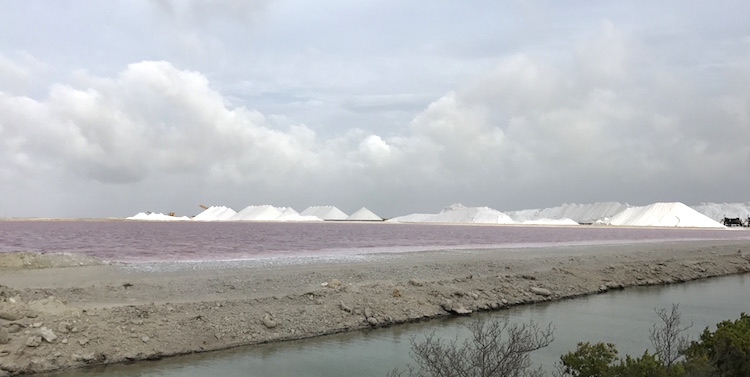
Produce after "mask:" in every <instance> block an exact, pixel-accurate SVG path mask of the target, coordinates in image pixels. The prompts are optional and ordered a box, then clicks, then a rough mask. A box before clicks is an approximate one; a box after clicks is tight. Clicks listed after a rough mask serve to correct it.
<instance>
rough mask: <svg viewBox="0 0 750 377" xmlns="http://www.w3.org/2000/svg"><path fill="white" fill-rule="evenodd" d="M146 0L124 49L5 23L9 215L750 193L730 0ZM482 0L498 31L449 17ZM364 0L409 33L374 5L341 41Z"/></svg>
mask: <svg viewBox="0 0 750 377" xmlns="http://www.w3.org/2000/svg"><path fill="white" fill-rule="evenodd" d="M138 4H140V3H138ZM147 4H148V5H147V6H145V7H143V6H134V8H136V9H140V10H139V11H140V12H156V13H157V14H160V15H158V16H156V17H157V19H156V20H157V22H155V24H154V28H155V29H153V30H159V31H164V30H166V29H165V28H167V29H168V28H174V29H170V30H171V32H170V34H169V35H167V36H162V35H158V34H157V35H154V38H153V39H152V40H150V41H148V42H147V43H144V44H143V45H141V46H140V47H139V45H138V44H137V43H136V42H134V41H131V40H129V39H127V38H122V39H119V40H114V41H113V42H116V43H115V44H116V45H117V46H118V48H120V49H122V51H120V54H117V55H116V56H115V57H114V58H112V60H108V59H107V58H105V57H101V56H94V60H93V61H91V62H89V61H87V60H77V58H76V56H67V55H65V54H63V53H62V52H59V51H58V52H57V53H51V52H50V51H46V50H44V51H43V50H42V49H41V47H40V46H44V45H43V44H34V43H30V44H29V45H28V46H26V47H24V43H21V42H19V40H16V39H13V37H10V36H9V35H11V34H12V33H10V32H11V31H12V30H2V31H4V33H2V34H3V35H4V36H3V37H1V38H3V39H7V40H8V42H11V43H9V44H7V45H8V46H14V49H13V50H4V49H2V48H0V68H2V70H0V148H2V150H0V195H2V196H3V197H5V198H15V199H16V200H11V201H9V203H11V204H9V205H7V206H6V207H4V208H2V209H0V210H2V211H5V213H3V212H0V216H109V215H120V216H122V215H130V214H132V213H135V212H137V211H140V210H143V209H144V207H147V209H153V210H162V211H164V210H166V209H169V210H177V211H178V212H179V211H183V212H187V213H189V212H190V211H192V210H193V207H194V206H195V201H199V200H201V201H202V200H211V201H212V203H213V204H219V205H222V204H224V205H231V206H234V207H244V206H245V205H248V204H262V203H270V204H275V205H292V206H296V207H302V208H304V207H305V206H307V205H314V204H334V205H338V206H341V207H342V209H345V210H349V211H352V210H355V209H357V208H359V207H361V206H362V205H366V206H368V207H370V208H372V209H373V210H375V211H376V212H378V213H381V214H383V215H385V216H393V215H399V214H404V213H408V212H415V211H434V210H437V209H438V208H440V207H442V206H444V205H445V204H449V203H451V202H458V201H461V202H464V203H466V204H469V205H489V206H492V207H495V208H498V209H501V210H511V209H520V208H524V207H525V208H529V207H540V206H553V205H558V204H561V203H563V202H572V201H578V202H593V201H598V200H619V201H630V202H634V203H636V204H638V203H644V204H645V203H649V202H654V201H660V200H679V201H684V202H687V203H688V204H690V203H696V202H699V201H745V200H748V199H747V193H746V190H745V192H738V191H737V190H735V189H734V188H735V187H750V176H748V175H747V174H744V173H743V172H747V171H750V143H749V142H748V140H750V89H749V88H750V27H747V25H745V24H744V23H742V22H741V20H739V19H736V20H735V18H734V17H730V18H729V19H728V20H726V22H725V23H724V25H723V26H722V25H718V26H717V25H716V24H715V23H714V22H713V21H714V20H713V19H711V18H710V16H712V15H713V16H715V17H718V16H719V15H724V14H729V13H732V14H735V13H737V12H736V11H734V10H732V9H730V8H731V7H730V6H729V5H731V4H729V3H727V4H720V5H719V6H721V5H723V8H722V9H723V12H724V13H722V12H719V11H717V10H716V9H712V10H711V11H710V12H708V13H706V12H701V11H700V10H689V9H688V10H685V9H680V10H679V12H678V11H677V9H674V10H675V13H673V14H672V17H666V16H659V17H657V16H654V21H653V22H648V20H649V19H648V17H646V21H643V18H641V16H642V14H640V13H639V11H638V9H636V8H637V7H636V6H635V5H634V6H632V7H630V6H624V5H622V4H619V3H612V4H609V5H606V4H603V3H602V4H598V5H596V6H587V5H584V4H580V5H576V7H578V8H576V9H578V10H580V16H579V17H580V19H574V20H570V21H567V22H563V21H561V20H562V19H561V18H559V17H555V15H562V14H568V12H569V11H570V10H562V9H556V8H555V5H554V4H546V3H544V2H540V3H538V4H537V6H538V9H537V10H538V11H534V9H530V8H529V6H528V5H523V6H521V5H518V4H515V5H509V6H507V9H505V8H502V7H499V8H498V9H495V8H493V9H491V10H490V11H489V12H483V9H481V8H480V7H477V6H476V4H467V5H466V6H465V7H463V8H461V9H460V10H458V9H448V8H450V7H447V6H444V5H443V6H437V7H435V9H433V10H431V11H432V12H434V15H433V16H434V20H435V21H436V22H434V23H430V20H429V19H428V20H424V19H418V20H417V19H414V20H411V19H409V18H408V17H407V16H409V15H410V14H411V15H416V14H419V12H417V10H418V7H414V6H412V5H399V4H400V3H399V4H397V3H386V4H374V3H367V2H365V3H362V5H354V4H350V3H347V4H343V3H342V4H339V5H337V7H339V8H337V9H338V10H337V12H339V13H344V14H348V15H350V18H351V19H346V18H343V19H339V18H336V17H334V18H331V17H329V16H326V15H325V12H323V10H319V9H308V11H309V12H308V13H309V14H306V12H302V10H304V9H306V8H304V4H301V3H294V2H284V1H276V2H265V1H257V2H231V1H191V2H177V1H169V0H161V1H152V2H150V3H147ZM141 5H142V4H141ZM672 5H675V4H672ZM118 6H120V7H124V8H128V5H127V4H119V5H118ZM300 7H302V8H300ZM389 7H390V8H392V9H390V10H391V11H392V12H387V11H388V10H389ZM651 7H653V6H652V5H649V9H650V11H654V10H653V9H651ZM664 7H666V8H664V9H668V5H664ZM128 9H129V8H128ZM126 10H127V9H126ZM397 10H400V11H401V13H399V14H401V16H399V17H397V16H394V15H393V14H392V13H393V12H395V11H397ZM503 11H507V12H503ZM73 12H74V13H75V12H84V10H74V11H73ZM133 12H135V11H133ZM318 12H323V13H318ZM508 12H511V13H513V12H515V14H516V15H517V17H518V18H519V19H522V20H526V21H529V22H527V23H525V24H524V23H520V22H512V20H513V18H512V17H509V16H508V15H507V13H508ZM717 12H719V13H718V15H717ZM10 13H13V12H10ZM396 13H398V12H396ZM487 13H489V14H491V15H496V16H497V17H499V18H498V19H500V20H505V21H507V22H504V23H502V25H501V26H497V25H494V24H493V25H492V29H489V30H491V31H492V32H491V33H489V34H488V33H486V32H485V33H480V32H479V30H478V29H477V28H475V27H474V25H473V24H471V22H470V19H469V18H467V19H466V20H462V19H458V18H460V17H461V16H475V17H476V21H475V23H476V22H479V23H482V22H485V21H486V22H488V25H490V23H489V21H490V19H489V17H488V16H487ZM137 14H138V13H137V12H135V13H128V12H124V14H123V16H122V19H121V20H120V21H118V22H120V23H122V24H124V25H126V24H128V23H129V22H130V21H129V20H135V19H137V17H136V15H137ZM368 14H372V17H376V16H382V18H383V19H382V20H381V21H382V22H383V25H385V24H387V23H388V22H390V23H391V24H392V25H393V27H392V28H393V30H395V31H399V32H404V33H406V34H404V35H392V34H391V33H389V32H388V28H386V27H385V26H383V27H382V28H380V29H377V30H380V32H381V33H382V34H383V35H382V36H377V35H375V34H373V31H374V30H376V29H372V30H370V29H368V27H372V26H370V25H369V24H367V23H364V29H365V30H359V29H357V28H351V29H347V30H348V31H347V33H348V34H349V35H346V36H343V37H342V38H346V39H347V40H349V42H348V43H352V45H351V48H350V49H347V45H346V44H343V45H342V44H341V41H339V40H334V39H330V38H334V36H335V35H337V34H340V33H341V30H343V29H340V28H348V27H351V26H352V22H359V21H361V20H368V18H367V15H368ZM451 14H452V15H453V16H449V15H451ZM659 14H661V13H659ZM501 15H502V16H501ZM0 17H1V16H0ZM39 17H43V16H42V15H40V16H39ZM704 17H709V18H704ZM159 18H161V19H172V20H173V21H174V22H177V24H179V25H177V24H170V23H167V24H163V23H161V22H160V21H158V20H159ZM261 19H262V20H263V21H260V20H261ZM250 20H252V21H250ZM353 20H354V21H353ZM439 20H452V21H453V22H459V23H465V24H466V25H467V27H466V28H465V29H461V28H458V27H456V26H455V25H454V26H450V27H448V26H446V27H448V28H449V29H450V30H451V31H450V32H446V31H445V30H443V29H441V27H442V24H441V23H439V22H437V21H439ZM0 21H3V20H2V19H0ZM411 21H413V22H414V23H415V25H417V26H422V27H424V28H426V29H424V30H420V31H415V32H413V33H409V32H408V31H406V28H405V27H404V25H406V24H407V23H409V22H411ZM248 22H250V23H252V25H251V26H247V27H246V25H245V24H246V23H248ZM329 22H334V23H333V24H330V25H328V27H329V30H328V31H327V30H318V29H310V30H309V31H308V33H309V35H305V34H297V35H296V39H295V38H290V35H291V34H290V30H298V26H299V24H303V25H305V24H307V25H316V26H321V25H323V24H328V23H329ZM222 23H229V24H234V25H235V26H233V27H234V29H226V28H223V27H222ZM656 23H658V24H659V25H658V27H657V25H656ZM169 25H173V26H169ZM662 25H663V28H662V27H661V26H662ZM10 27H11V26H6V27H5V28H10ZM696 27H698V29H696ZM247 28H250V29H252V31H247V30H246V29H247ZM701 28H702V29H701ZM703 29H705V30H703ZM227 30H233V31H237V30H246V32H243V33H241V34H238V35H237V36H236V38H235V39H232V38H230V37H229V36H228V35H227ZM248 30H249V29H248ZM330 30H338V33H330V32H329V31H330ZM454 31H455V32H454ZM430 32H433V35H431V34H430ZM524 32H527V33H528V35H525V34H523V33H524ZM49 33H50V34H49V35H48V36H46V38H48V43H52V44H53V43H54V41H55V38H58V37H57V36H54V35H52V33H53V31H49ZM139 33H141V32H139ZM508 33H517V34H514V35H519V38H520V39H519V40H515V39H511V38H509V37H508V36H509V34H508ZM115 34H117V33H115ZM551 34H554V35H551ZM181 35H182V36H187V39H185V38H182V37H181ZM435 36H439V38H436V37H435ZM493 36H494V42H495V43H494V44H493ZM555 36H557V37H555ZM175 38H177V39H175ZM329 40H330V43H331V46H333V47H331V48H330V49H327V48H326V45H325V42H326V41H329ZM175 41H177V45H170V43H175ZM186 41H187V42H186ZM238 41H240V42H238ZM274 41H275V42H274ZM370 41H371V42H372V51H368V50H367V48H363V46H362V44H363V43H364V44H366V43H368V42H370ZM511 41H512V43H511ZM73 42H75V41H73ZM181 43H187V44H186V45H183V44H181ZM274 43H278V44H279V46H278V48H275V47H274V46H273V44H274ZM241 44H245V49H240V48H239V47H240V45H241ZM498 44H500V45H502V44H508V47H506V48H503V47H499V45H498ZM160 46H164V47H165V49H164V50H159V47H160ZM175 46H178V47H180V46H182V47H184V49H182V50H179V49H178V48H177V47H175ZM489 46H491V48H489ZM49 47H51V49H52V50H53V52H54V45H49ZM182 47H180V48H182ZM291 47H294V49H293V48H291ZM72 48H73V50H75V49H76V48H78V47H77V46H76V45H75V44H73V45H72ZM139 51H140V52H139ZM157 51H161V52H157ZM206 54H208V55H206ZM154 57H157V58H158V59H153V58H154ZM84 198H85V199H86V201H87V202H90V204H89V205H82V204H81V203H82V202H83V201H84V200H83V199H84ZM165 208H166V209H165ZM302 208H299V209H302Z"/></svg>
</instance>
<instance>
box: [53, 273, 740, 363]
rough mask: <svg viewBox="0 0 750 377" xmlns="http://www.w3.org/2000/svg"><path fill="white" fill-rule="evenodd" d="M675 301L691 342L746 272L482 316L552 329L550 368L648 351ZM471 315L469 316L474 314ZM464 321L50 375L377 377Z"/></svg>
mask: <svg viewBox="0 0 750 377" xmlns="http://www.w3.org/2000/svg"><path fill="white" fill-rule="evenodd" d="M673 303H675V304H679V308H680V311H681V312H682V317H683V322H684V323H686V324H690V323H692V327H691V328H690V329H689V331H688V334H689V335H690V336H691V339H694V340H695V339H697V338H698V335H699V334H700V333H701V332H702V331H703V329H704V328H706V327H707V326H708V327H712V328H715V326H714V325H715V324H716V323H717V322H720V321H722V320H725V319H732V320H734V319H736V318H739V316H740V313H742V312H745V313H750V274H744V275H734V276H728V277H720V278H713V279H707V280H701V281H696V282H690V283H684V284H677V285H669V286H659V287H642V288H630V289H626V290H623V291H616V292H610V293H607V294H601V295H594V296H588V297H582V298H577V299H573V300H566V301H560V302H553V303H543V304H536V305H530V306H520V307H515V308H511V309H509V310H502V311H497V312H493V313H483V314H480V315H482V316H486V317H487V318H491V317H503V318H506V319H508V320H509V321H511V322H516V323H528V322H529V321H534V322H536V323H538V324H539V325H540V327H544V326H546V325H547V324H548V323H551V324H552V326H553V327H554V328H555V331H554V337H555V340H554V341H553V342H552V344H551V345H550V346H549V347H547V348H544V349H542V350H540V351H538V352H537V353H535V354H534V355H533V359H534V362H535V363H536V364H538V365H542V366H543V367H544V369H546V370H552V368H553V367H554V364H555V363H556V362H557V360H559V357H560V355H562V354H564V353H567V352H570V351H573V350H574V349H575V347H576V344H577V342H580V341H591V342H598V341H602V342H608V343H614V344H615V345H617V348H618V350H619V351H620V355H621V356H624V354H626V353H628V354H631V355H634V356H639V355H641V354H642V353H643V351H644V350H645V349H646V348H648V347H650V344H649V340H648V335H649V329H650V328H651V326H652V325H653V324H655V323H659V318H658V317H657V315H656V313H655V309H657V308H667V309H668V310H669V309H671V305H672V304H673ZM476 316H477V314H475V315H474V316H473V317H476ZM471 320H472V318H471V317H461V318H449V319H443V320H433V321H428V322H421V323H415V324H408V325H401V326H393V327H390V328H384V329H376V330H368V331H358V332H352V333H345V334H337V335H330V336H324V337H318V338H313V339H307V340H301V341H294V342H282V343H275V344H266V345H259V346H252V347H242V348H236V349H232V350H226V351H218V352H212V353H205V354H196V355H188V356H180V357H175V358H169V359H165V360H160V361H150V362H139V363H135V364H131V365H112V366H106V367H98V368H95V369H88V370H77V371H72V372H65V373H62V374H55V375H54V376H57V377H62V376H64V377H72V376H106V377H135V376H138V377H157V376H158V377H178V376H180V377H193V376H194V377H198V376H227V377H233V376H237V377H239V376H242V377H265V376H385V375H386V374H387V373H388V371H390V370H392V369H393V368H395V367H398V368H400V369H403V368H404V367H405V366H406V365H407V364H408V363H410V362H411V359H410V357H409V350H410V347H411V346H410V341H411V339H412V338H413V337H416V339H417V340H419V339H422V338H423V336H424V335H425V334H430V333H432V332H433V331H434V332H435V334H436V336H438V337H442V338H445V339H456V338H458V339H459V340H460V339H463V338H465V337H466V336H467V335H468V331H467V330H466V328H465V325H466V324H467V321H471Z"/></svg>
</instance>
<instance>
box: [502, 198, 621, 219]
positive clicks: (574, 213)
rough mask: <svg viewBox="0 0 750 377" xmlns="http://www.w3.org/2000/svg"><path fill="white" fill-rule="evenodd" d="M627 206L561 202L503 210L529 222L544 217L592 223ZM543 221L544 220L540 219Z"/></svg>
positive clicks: (514, 217) (610, 203)
mask: <svg viewBox="0 0 750 377" xmlns="http://www.w3.org/2000/svg"><path fill="white" fill-rule="evenodd" d="M626 208H628V205H627V204H622V203H619V202H598V203H589V204H563V205H561V206H559V207H552V208H544V209H525V210H521V211H510V212H505V213H506V214H507V215H508V216H510V217H511V218H512V219H513V220H515V221H518V222H521V223H525V224H531V223H536V222H538V221H542V220H544V219H553V220H563V222H567V223H569V222H568V221H565V219H570V220H573V221H574V222H576V223H579V224H593V223H596V222H600V221H602V220H608V219H609V218H610V217H612V216H614V215H616V214H618V213H620V212H622V211H623V210H625V209H626ZM542 223H544V221H542Z"/></svg>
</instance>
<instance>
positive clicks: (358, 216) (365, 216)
mask: <svg viewBox="0 0 750 377" xmlns="http://www.w3.org/2000/svg"><path fill="white" fill-rule="evenodd" d="M346 219H347V220H348V221H383V218H382V217H380V216H378V215H376V214H375V213H373V212H372V211H370V210H369V209H367V208H365V207H362V208H360V209H359V210H358V211H357V212H354V213H352V214H351V215H349V217H347V218H346Z"/></svg>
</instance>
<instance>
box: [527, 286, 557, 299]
mask: <svg viewBox="0 0 750 377" xmlns="http://www.w3.org/2000/svg"><path fill="white" fill-rule="evenodd" d="M529 290H530V291H531V293H535V294H538V295H539V296H544V297H548V296H552V291H550V290H549V289H546V288H539V287H531V289H529Z"/></svg>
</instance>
